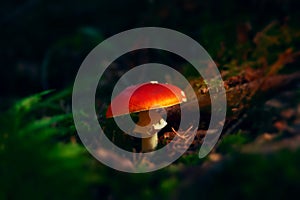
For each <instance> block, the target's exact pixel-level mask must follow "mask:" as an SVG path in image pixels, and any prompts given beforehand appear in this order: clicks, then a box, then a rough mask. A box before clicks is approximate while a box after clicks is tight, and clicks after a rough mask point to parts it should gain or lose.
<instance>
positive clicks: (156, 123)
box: [134, 110, 167, 152]
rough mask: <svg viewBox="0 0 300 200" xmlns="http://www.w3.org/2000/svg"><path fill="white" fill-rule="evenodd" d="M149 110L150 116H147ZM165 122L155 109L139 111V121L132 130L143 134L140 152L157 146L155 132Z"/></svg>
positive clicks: (164, 124)
mask: <svg viewBox="0 0 300 200" xmlns="http://www.w3.org/2000/svg"><path fill="white" fill-rule="evenodd" d="M150 112H151V118H150V116H149V114H150ZM151 120H152V121H151ZM166 124H167V122H165V121H164V120H163V118H162V117H161V115H160V114H158V113H157V112H155V111H152V110H151V111H141V112H140V113H139V121H138V122H137V125H138V126H136V127H135V129H134V132H136V133H141V134H142V136H143V138H142V152H149V151H152V150H154V149H155V148H156V147H157V144H158V137H157V132H158V130H160V129H161V128H163V127H165V126H166ZM145 136H149V137H145Z"/></svg>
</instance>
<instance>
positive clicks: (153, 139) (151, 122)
mask: <svg viewBox="0 0 300 200" xmlns="http://www.w3.org/2000/svg"><path fill="white" fill-rule="evenodd" d="M186 100H187V99H186V96H185V94H184V92H183V91H182V90H181V89H179V88H178V87H176V86H174V85H171V84H162V83H158V82H157V81H151V82H150V83H142V84H138V85H133V86H130V87H127V88H126V89H125V90H123V91H122V92H121V93H120V94H118V95H117V96H116V97H115V98H114V99H113V100H112V102H111V104H110V106H109V107H108V109H107V112H106V118H111V117H115V116H120V115H125V114H130V113H137V112H138V113H139V114H138V117H139V119H138V122H137V123H136V126H135V128H134V130H133V132H134V133H138V134H142V152H149V151H152V150H154V149H155V148H156V147H157V144H158V137H157V132H158V131H159V130H160V129H162V128H163V127H165V126H166V125H167V122H166V121H165V120H164V119H163V118H162V116H161V114H159V113H158V112H157V109H159V108H166V107H170V106H173V105H177V104H180V103H182V102H186ZM124 102H129V105H128V108H127V107H126V105H124ZM112 107H114V113H112Z"/></svg>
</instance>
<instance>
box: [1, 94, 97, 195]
mask: <svg viewBox="0 0 300 200" xmlns="http://www.w3.org/2000/svg"><path fill="white" fill-rule="evenodd" d="M49 92H50V91H46V92H43V93H40V94H37V95H33V96H30V97H28V98H25V99H22V100H21V101H18V102H17V103H16V104H15V105H14V106H13V107H12V108H11V109H10V110H9V111H7V112H5V113H3V114H2V115H1V119H0V123H1V124H0V177H1V179H0V188H1V191H2V192H0V194H1V195H0V196H2V197H4V198H8V199H65V198H67V199H70V198H76V199H77V198H80V197H82V198H86V197H88V196H90V194H89V193H88V191H89V187H90V186H91V184H92V183H93V182H94V181H95V180H97V179H98V175H97V174H96V173H94V172H93V171H92V170H91V166H92V163H93V160H91V159H90V158H89V157H87V152H86V150H85V149H84V148H83V147H82V146H81V145H79V144H76V143H73V144H72V143H70V142H68V143H64V142H62V141H59V140H57V139H56V138H61V137H65V138H66V137H67V133H66V130H61V128H60V127H59V125H58V124H62V123H65V124H68V123H69V122H70V121H72V117H71V116H70V114H62V113H60V114H56V115H52V116H45V115H44V116H41V111H45V109H46V107H42V105H43V104H44V105H45V104H46V103H53V102H54V100H57V99H56V98H54V97H52V99H51V98H50V99H48V100H46V101H41V99H42V98H43V96H44V95H46V94H48V93H49ZM61 94H63V93H60V94H57V95H56V97H59V99H62V98H61V96H60V95H61ZM46 105H47V104H46ZM57 109H58V108H56V110H57ZM69 124H70V123H69ZM65 129H67V132H68V134H72V135H73V134H74V129H73V128H72V127H71V126H69V127H65ZM63 134H65V135H63Z"/></svg>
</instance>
